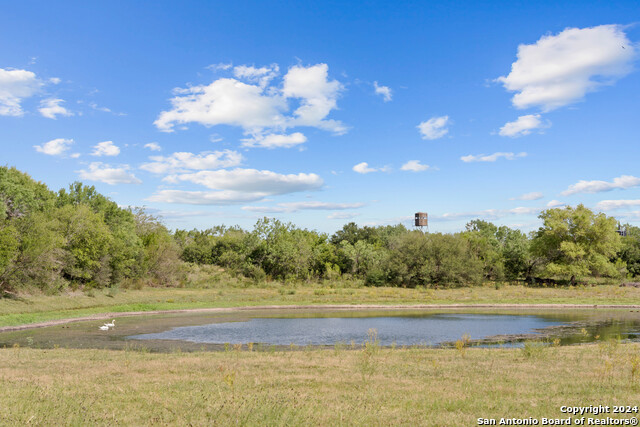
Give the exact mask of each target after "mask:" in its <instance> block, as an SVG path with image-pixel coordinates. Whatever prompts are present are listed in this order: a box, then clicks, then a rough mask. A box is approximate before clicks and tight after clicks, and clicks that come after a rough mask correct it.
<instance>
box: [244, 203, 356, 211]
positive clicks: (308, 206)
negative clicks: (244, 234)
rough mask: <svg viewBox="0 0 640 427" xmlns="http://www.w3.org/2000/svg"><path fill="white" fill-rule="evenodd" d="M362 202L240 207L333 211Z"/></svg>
mask: <svg viewBox="0 0 640 427" xmlns="http://www.w3.org/2000/svg"><path fill="white" fill-rule="evenodd" d="M364 205H365V204H364V203H330V202H318V201H307V202H286V203H278V204H277V206H244V207H243V208H242V209H243V210H246V211H251V212H262V213H281V212H287V213H291V212H297V211H300V210H323V211H335V210H346V209H357V208H361V207H363V206H364Z"/></svg>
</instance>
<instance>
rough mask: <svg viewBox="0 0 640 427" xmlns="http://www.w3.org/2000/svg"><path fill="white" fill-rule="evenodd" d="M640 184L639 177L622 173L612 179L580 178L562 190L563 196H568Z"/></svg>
mask: <svg viewBox="0 0 640 427" xmlns="http://www.w3.org/2000/svg"><path fill="white" fill-rule="evenodd" d="M639 185H640V178H638V177H635V176H632V175H622V176H619V177H617V178H614V179H613V181H611V182H608V181H584V180H580V181H578V182H577V183H575V184H572V185H570V186H569V188H567V189H566V190H565V191H563V192H562V193H561V194H562V195H563V196H570V195H572V194H579V193H601V192H603V191H611V190H616V189H626V188H632V187H637V186H639Z"/></svg>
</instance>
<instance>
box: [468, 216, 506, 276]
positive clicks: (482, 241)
mask: <svg viewBox="0 0 640 427" xmlns="http://www.w3.org/2000/svg"><path fill="white" fill-rule="evenodd" d="M462 236H463V237H464V238H466V239H467V240H468V241H469V245H470V249H471V251H472V252H473V253H474V254H475V256H476V257H477V258H478V259H479V260H480V261H481V262H482V270H483V272H484V277H485V278H486V279H489V280H501V279H502V278H503V277H504V260H503V251H502V244H501V242H500V240H499V239H498V227H496V226H495V225H494V224H492V223H490V222H488V221H483V220H480V219H476V220H473V221H471V222H469V223H467V225H466V232H464V233H463V234H462Z"/></svg>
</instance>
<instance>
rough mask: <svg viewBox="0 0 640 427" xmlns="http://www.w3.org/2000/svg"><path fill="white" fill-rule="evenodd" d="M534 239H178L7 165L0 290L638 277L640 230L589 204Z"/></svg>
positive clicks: (397, 229) (264, 223)
mask: <svg viewBox="0 0 640 427" xmlns="http://www.w3.org/2000/svg"><path fill="white" fill-rule="evenodd" d="M540 219H541V220H542V222H543V225H542V226H541V227H540V228H539V229H538V230H537V231H534V232H532V233H531V234H530V235H529V236H527V235H526V234H524V233H522V232H521V231H519V230H514V229H511V228H509V227H506V226H496V225H494V224H492V223H490V222H487V221H484V220H480V219H477V220H473V221H471V222H469V223H468V224H467V225H466V227H465V230H464V231H461V232H459V233H455V234H441V233H426V234H425V233H422V232H420V231H415V230H408V229H407V228H406V227H404V226H403V225H395V226H379V227H370V226H364V227H359V226H358V225H357V224H355V223H353V222H351V223H348V224H346V225H345V226H344V227H342V229H340V230H338V231H336V232H335V233H334V234H333V235H327V234H324V233H318V232H316V231H310V230H306V229H301V228H298V227H296V226H294V225H293V224H291V223H284V222H282V221H279V220H276V219H268V218H263V219H261V220H259V221H258V222H257V223H256V224H255V226H254V227H253V230H250V231H248V230H243V229H241V228H239V227H226V226H224V225H216V226H213V227H211V228H209V229H206V230H190V231H187V230H176V231H175V232H173V233H172V232H170V231H169V230H168V229H167V228H166V227H165V226H164V225H163V224H162V223H161V222H160V220H159V219H158V218H156V217H154V216H152V215H149V214H148V213H145V212H144V211H142V210H133V209H124V208H121V207H119V206H118V205H117V204H116V203H115V202H113V201H112V200H110V199H109V198H107V197H105V196H103V195H101V194H99V193H98V192H97V191H96V189H95V188H94V187H91V186H85V185H83V184H82V183H79V182H75V183H73V184H71V185H70V186H69V188H67V189H62V190H60V191H58V192H57V193H54V192H52V191H50V190H49V189H48V188H47V186H46V185H44V184H42V183H40V182H36V181H34V180H33V179H32V178H31V177H29V176H28V175H27V174H25V173H22V172H20V171H18V170H17V169H15V168H7V167H0V292H12V291H17V290H20V289H25V288H38V289H42V290H43V291H47V292H55V291H58V290H61V289H64V288H65V287H69V286H71V287H74V286H84V287H86V286H89V287H104V286H113V285H117V284H119V283H122V282H124V281H144V282H146V283H150V284H157V285H162V286H167V285H176V284H179V283H180V281H181V278H182V275H181V274H182V273H181V271H183V269H182V266H183V264H184V263H192V264H211V265H217V266H220V267H222V268H224V269H225V270H227V271H229V272H230V273H232V274H236V275H241V276H244V277H247V278H250V279H252V280H254V281H256V282H259V281H264V280H297V281H300V280H305V281H306V280H335V279H336V278H339V277H342V278H343V279H344V280H349V279H357V280H361V281H363V282H364V283H365V284H366V285H368V286H400V287H416V286H427V287H436V286H437V287H449V286H471V285H476V284H479V283H482V282H484V281H501V280H533V279H542V280H559V281H566V282H567V283H573V284H575V283H578V282H579V281H583V280H585V279H588V278H591V277H608V278H624V277H625V276H628V277H637V276H640V228H638V227H634V226H630V225H626V229H627V231H628V234H627V236H625V237H621V236H620V235H619V234H618V233H617V232H616V229H617V222H616V220H615V219H614V218H611V217H607V216H606V215H604V214H601V213H598V214H596V213H594V212H592V211H591V210H589V209H587V208H586V207H584V206H583V205H578V206H577V207H575V208H572V207H566V208H558V209H548V210H545V211H543V212H542V213H541V214H540Z"/></svg>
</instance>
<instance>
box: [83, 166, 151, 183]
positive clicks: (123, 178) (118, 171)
mask: <svg viewBox="0 0 640 427" xmlns="http://www.w3.org/2000/svg"><path fill="white" fill-rule="evenodd" d="M130 169H131V167H130V166H129V165H121V166H119V167H113V166H110V165H108V164H105V163H101V162H93V163H91V164H89V169H88V170H87V169H81V170H79V171H77V172H78V174H79V175H80V178H81V179H85V180H87V181H98V182H104V183H105V184H109V185H116V184H142V181H140V180H139V179H138V178H136V176H135V175H134V174H133V173H131V172H129V171H130Z"/></svg>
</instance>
